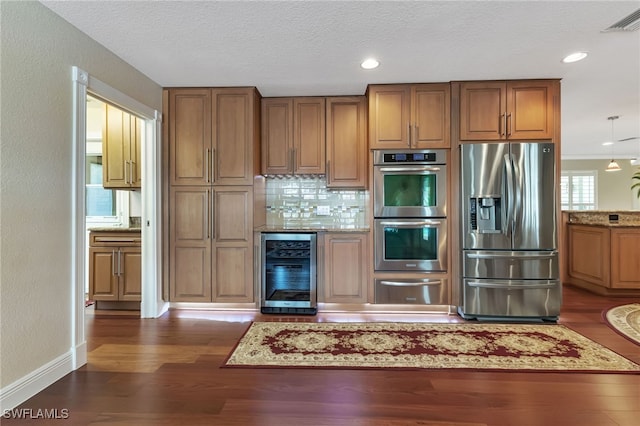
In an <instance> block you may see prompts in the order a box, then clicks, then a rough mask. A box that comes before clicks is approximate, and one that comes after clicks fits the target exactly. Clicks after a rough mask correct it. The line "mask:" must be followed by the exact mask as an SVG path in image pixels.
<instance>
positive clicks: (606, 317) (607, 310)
mask: <svg viewBox="0 0 640 426" xmlns="http://www.w3.org/2000/svg"><path fill="white" fill-rule="evenodd" d="M633 305H640V303H628V302H627V303H618V304H616V305H611V306H609V307H608V308H605V309H604V310H603V311H602V320H603V321H604V323H605V324H607V326H609V328H610V329H612V330H613V331H615V332H616V333H618V334H619V335H620V336H622V337H624V338H625V339H627V340H628V341H630V342H632V343H635V344H636V345H639V346H640V340H636V339H634V338H633V337H632V336H629V335H628V334H627V333H626V332H624V331H623V330H620V329H619V328H618V327H616V326H615V325H614V324H613V323H612V322H611V320H610V319H609V313H610V312H611V311H613V310H614V309H616V308H621V307H623V306H633ZM629 327H630V328H632V327H631V326H629ZM634 331H635V330H634Z"/></svg>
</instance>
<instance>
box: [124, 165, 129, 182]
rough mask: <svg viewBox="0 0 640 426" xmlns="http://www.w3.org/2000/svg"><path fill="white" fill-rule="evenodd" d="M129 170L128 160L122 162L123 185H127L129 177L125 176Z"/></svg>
mask: <svg viewBox="0 0 640 426" xmlns="http://www.w3.org/2000/svg"><path fill="white" fill-rule="evenodd" d="M128 170H129V160H125V161H124V183H126V184H128V183H129V176H127V171H128Z"/></svg>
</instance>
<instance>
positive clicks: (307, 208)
mask: <svg viewBox="0 0 640 426" xmlns="http://www.w3.org/2000/svg"><path fill="white" fill-rule="evenodd" d="M266 198H267V206H266V209H267V226H286V227H295V226H300V227H312V226H318V227H328V228H365V227H367V225H368V221H367V208H366V207H367V205H368V203H369V191H364V190H330V189H327V182H326V180H325V178H324V176H283V177H268V178H267V181H266ZM319 208H320V210H319ZM322 209H328V214H327V215H323V214H318V213H319V212H321V210H322Z"/></svg>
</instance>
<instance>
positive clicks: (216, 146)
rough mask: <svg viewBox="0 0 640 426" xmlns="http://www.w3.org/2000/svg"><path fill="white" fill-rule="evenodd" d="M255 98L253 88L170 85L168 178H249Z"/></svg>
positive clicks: (227, 181) (175, 181)
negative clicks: (171, 86) (206, 87)
mask: <svg viewBox="0 0 640 426" xmlns="http://www.w3.org/2000/svg"><path fill="white" fill-rule="evenodd" d="M256 102H257V93H256V91H255V89H253V88H220V89H170V90H169V108H168V111H169V168H170V182H169V183H170V184H171V185H211V184H213V185H250V184H252V183H253V177H254V172H255V170H254V147H255V145H256V140H257V134H256V129H255V126H256V125H257V124H256V122H257V120H258V117H257V115H258V114H257V108H256ZM255 155H257V154H255Z"/></svg>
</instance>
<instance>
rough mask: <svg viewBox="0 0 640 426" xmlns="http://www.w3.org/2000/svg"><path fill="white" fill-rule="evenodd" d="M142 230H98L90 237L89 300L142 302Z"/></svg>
mask: <svg viewBox="0 0 640 426" xmlns="http://www.w3.org/2000/svg"><path fill="white" fill-rule="evenodd" d="M141 256H142V252H141V238H140V233H139V232H111V231H107V232H96V231H91V232H90V236H89V299H90V300H94V301H134V302H139V301H140V300H141V294H142V262H141V259H142V257H141Z"/></svg>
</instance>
